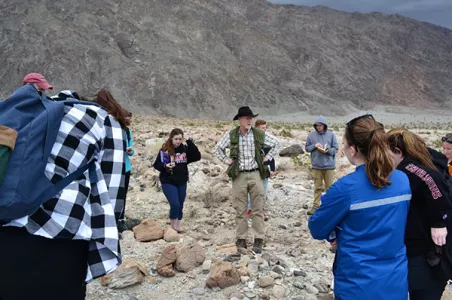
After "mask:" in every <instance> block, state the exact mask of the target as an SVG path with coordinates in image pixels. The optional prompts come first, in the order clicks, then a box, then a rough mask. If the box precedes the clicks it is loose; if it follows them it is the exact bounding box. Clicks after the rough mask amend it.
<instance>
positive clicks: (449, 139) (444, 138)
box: [441, 136, 452, 144]
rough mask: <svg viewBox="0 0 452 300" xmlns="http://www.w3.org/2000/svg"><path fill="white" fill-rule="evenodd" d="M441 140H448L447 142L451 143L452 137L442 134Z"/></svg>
mask: <svg viewBox="0 0 452 300" xmlns="http://www.w3.org/2000/svg"><path fill="white" fill-rule="evenodd" d="M441 141H442V142H448V143H449V144H452V138H448V137H445V136H443V137H442V138H441Z"/></svg>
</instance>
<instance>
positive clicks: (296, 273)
mask: <svg viewBox="0 0 452 300" xmlns="http://www.w3.org/2000/svg"><path fill="white" fill-rule="evenodd" d="M293 275H294V276H297V277H298V276H303V277H306V275H307V274H306V272H305V271H303V270H295V271H293Z"/></svg>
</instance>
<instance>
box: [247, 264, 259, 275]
mask: <svg viewBox="0 0 452 300" xmlns="http://www.w3.org/2000/svg"><path fill="white" fill-rule="evenodd" d="M247 269H248V274H250V275H254V274H256V273H257V272H258V271H259V264H258V263H257V262H255V261H250V262H249V263H248V267H247Z"/></svg>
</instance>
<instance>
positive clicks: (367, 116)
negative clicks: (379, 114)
mask: <svg viewBox="0 0 452 300" xmlns="http://www.w3.org/2000/svg"><path fill="white" fill-rule="evenodd" d="M361 119H371V120H374V121H375V119H374V116H372V115H371V114H365V115H362V116H359V117H356V118H354V119H351V120H350V121H348V122H347V123H346V124H345V126H346V130H347V135H348V137H349V138H350V143H351V144H352V145H356V142H355V140H354V138H353V133H352V126H353V125H355V123H356V121H358V120H361Z"/></svg>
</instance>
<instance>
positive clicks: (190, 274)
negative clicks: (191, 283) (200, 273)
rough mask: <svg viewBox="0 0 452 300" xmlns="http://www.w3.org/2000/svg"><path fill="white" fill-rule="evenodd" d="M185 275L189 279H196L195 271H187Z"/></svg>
mask: <svg viewBox="0 0 452 300" xmlns="http://www.w3.org/2000/svg"><path fill="white" fill-rule="evenodd" d="M187 277H188V278H190V279H196V275H195V273H193V272H189V273H188V274H187Z"/></svg>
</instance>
